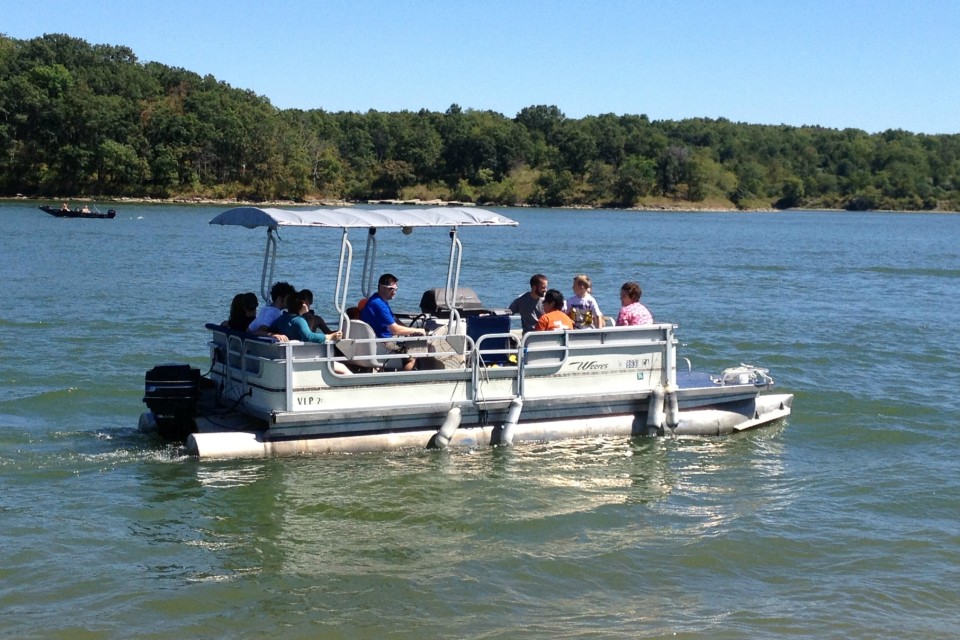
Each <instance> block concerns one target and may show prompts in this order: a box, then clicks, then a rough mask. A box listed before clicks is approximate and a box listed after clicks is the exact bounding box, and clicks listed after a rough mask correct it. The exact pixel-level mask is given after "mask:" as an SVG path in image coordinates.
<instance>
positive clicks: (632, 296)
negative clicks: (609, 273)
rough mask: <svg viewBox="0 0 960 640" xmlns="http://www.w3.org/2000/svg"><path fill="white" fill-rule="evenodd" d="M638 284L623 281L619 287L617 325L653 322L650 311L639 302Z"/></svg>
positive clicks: (640, 293)
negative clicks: (619, 305)
mask: <svg viewBox="0 0 960 640" xmlns="http://www.w3.org/2000/svg"><path fill="white" fill-rule="evenodd" d="M642 293H643V292H642V291H640V285H639V284H637V283H636V282H624V283H623V286H622V287H620V304H621V305H623V306H621V307H620V313H618V314H617V326H618V327H625V326H631V325H641V324H653V316H652V315H651V314H650V311H649V310H648V309H647V308H646V307H645V306H643V305H642V304H640V296H641V295H642Z"/></svg>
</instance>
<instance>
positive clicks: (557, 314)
mask: <svg viewBox="0 0 960 640" xmlns="http://www.w3.org/2000/svg"><path fill="white" fill-rule="evenodd" d="M558 329H573V320H571V319H570V316H568V315H567V314H565V313H564V312H563V311H551V312H550V313H546V314H544V315H542V316H540V319H539V320H538V321H537V326H536V331H555V330H558Z"/></svg>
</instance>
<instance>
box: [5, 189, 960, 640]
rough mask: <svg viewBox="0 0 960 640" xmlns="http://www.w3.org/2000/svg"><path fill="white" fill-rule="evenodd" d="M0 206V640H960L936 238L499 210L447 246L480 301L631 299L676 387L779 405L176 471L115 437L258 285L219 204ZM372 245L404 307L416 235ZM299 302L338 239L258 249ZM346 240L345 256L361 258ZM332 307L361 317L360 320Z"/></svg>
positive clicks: (938, 225)
mask: <svg viewBox="0 0 960 640" xmlns="http://www.w3.org/2000/svg"><path fill="white" fill-rule="evenodd" d="M38 204H40V203H33V202H24V203H15V204H2V205H0V220H3V222H4V223H5V227H6V230H7V233H6V234H5V235H4V236H3V237H2V238H0V256H3V265H4V277H3V278H2V279H0V299H2V300H3V302H2V303H0V354H2V356H0V636H2V637H5V638H71V639H74V638H129V637H142V638H184V637H192V638H260V637H267V636H270V637H282V638H384V637H390V638H517V637H524V638H565V637H567V638H617V637H622V638H638V637H653V638H659V637H664V638H673V637H678V638H743V637H753V638H796V637H811V638H813V637H815V638H825V637H836V638H839V637H843V638H905V637H909V638H945V637H955V636H957V635H960V614H958V613H957V611H958V608H960V594H958V592H957V589H956V587H955V585H956V583H957V582H958V577H960V575H958V574H960V524H958V521H960V492H958V485H960V473H958V470H960V469H958V467H960V463H958V457H957V455H956V452H957V450H958V444H960V437H958V435H957V431H958V428H960V400H958V399H957V395H956V393H957V390H958V389H960V384H958V383H960V365H958V359H960V339H958V337H957V333H956V329H957V326H958V321H957V318H958V317H960V302H958V293H960V249H958V247H960V242H958V240H957V239H958V238H960V216H946V215H939V216H938V215H925V214H911V215H905V214H849V213H813V212H790V213H783V214H739V213H726V214H695V213H628V212H612V211H608V212H579V211H545V210H512V211H508V212H507V213H508V215H510V216H511V217H514V218H515V219H517V220H519V221H520V223H521V226H520V227H519V228H517V229H480V230H476V231H466V232H463V233H462V235H461V237H462V239H463V241H464V245H465V250H464V268H463V275H462V278H461V280H462V282H463V284H466V285H468V286H471V287H473V288H474V289H475V290H476V291H477V293H478V295H479V297H480V298H481V299H482V300H483V301H484V303H486V304H487V305H488V306H506V305H507V304H508V303H509V301H510V300H511V299H512V298H513V297H514V296H516V295H517V294H518V293H520V292H522V291H524V290H525V289H526V288H527V286H526V283H527V280H528V279H529V277H530V275H531V274H532V273H534V272H537V271H541V272H543V273H545V274H547V275H548V276H549V277H550V279H551V285H552V286H557V287H558V288H560V289H561V290H562V291H563V292H564V293H566V294H569V293H570V291H569V290H570V285H571V282H572V278H573V275H575V274H577V273H581V272H585V273H588V274H589V275H590V276H591V277H592V279H593V283H594V295H595V296H596V297H597V299H598V301H599V302H600V305H601V308H602V309H603V310H604V312H605V313H614V312H615V311H616V305H617V304H618V295H617V294H618V292H619V287H620V285H621V284H622V283H623V282H624V281H625V280H638V281H639V282H641V284H642V286H643V290H644V294H643V301H644V302H645V303H646V304H647V305H648V306H649V307H650V309H651V310H652V312H653V314H654V316H655V318H656V319H657V320H669V321H674V322H677V323H678V324H679V325H680V329H679V337H680V340H681V343H682V345H683V346H682V347H681V352H682V354H683V355H686V356H687V357H689V358H691V360H693V362H694V364H695V365H697V366H698V367H700V368H706V369H710V370H719V369H722V368H724V367H726V366H731V365H735V364H739V363H740V362H748V363H752V364H757V365H763V366H766V367H769V368H770V369H771V374H772V375H773V376H774V378H775V379H776V380H777V383H778V387H779V390H781V391H787V392H793V393H795V394H796V401H795V403H794V414H793V415H792V416H791V418H790V419H789V420H788V421H785V422H781V423H778V424H776V425H774V426H772V427H770V428H765V429H761V430H757V431H754V432H750V433H746V434H741V435H738V436H735V437H730V438H720V439H715V438H707V439H697V438H690V439H664V440H656V439H637V440H632V441H631V440H624V439H615V438H610V439H593V440H581V441H569V442H558V443H551V444H541V445H522V446H518V447H515V448H512V449H478V450H473V451H468V450H451V451H443V452H439V451H420V450H411V451H402V452H392V453H382V454H365V455H334V456H323V457H315V458H309V457H305V458H293V459H290V458H287V459H278V460H262V461H228V462H199V461H197V460H194V459H191V458H188V457H185V456H184V455H183V454H182V452H181V451H180V450H179V449H178V448H177V447H175V446H170V445H165V444H163V443H161V442H159V441H156V440H153V439H151V438H150V437H147V436H143V435H141V434H139V433H138V432H137V430H136V424H137V417H138V415H139V413H140V412H141V411H142V410H143V409H144V407H143V404H142V402H141V397H142V393H143V374H144V372H145V371H146V370H147V369H149V368H150V367H152V366H153V365H155V364H158V363H163V362H177V361H179V362H189V363H191V364H194V365H195V366H198V367H201V368H204V370H205V365H206V363H207V362H206V357H207V347H206V340H207V335H205V333H204V331H203V330H202V326H203V323H205V322H208V321H219V320H221V319H223V318H224V317H225V315H226V311H227V308H228V306H229V302H230V299H231V298H232V296H233V294H234V293H236V292H238V291H245V290H254V289H256V287H257V286H258V281H259V272H260V256H261V251H262V248H263V243H264V237H263V234H262V232H260V231H249V230H246V229H227V228H221V227H211V226H210V225H208V224H207V222H208V221H209V219H210V218H212V217H213V216H214V215H215V214H216V213H218V212H219V211H220V210H222V209H221V208H209V207H173V206H146V205H128V206H123V205H120V206H116V208H117V210H118V217H117V219H116V220H104V221H100V220H58V219H54V218H52V217H50V216H47V215H45V214H43V213H42V212H40V211H39V210H38V209H37V208H36V206H37V205H38ZM395 235H396V237H393V236H392V235H385V236H384V237H383V238H381V252H382V253H381V258H380V260H379V262H378V265H377V269H378V270H389V271H391V272H393V273H395V274H397V275H398V276H399V278H400V290H399V293H398V298H397V300H396V301H395V303H394V306H395V308H398V309H414V308H416V306H417V304H418V302H419V299H420V294H421V293H422V291H423V290H424V289H426V288H430V287H434V286H442V284H443V277H444V275H445V271H444V269H445V260H446V256H447V252H448V245H447V244H446V241H445V234H443V233H442V232H438V233H437V234H434V235H430V234H429V233H423V234H421V233H420V231H417V232H415V233H414V234H413V235H412V236H410V237H402V236H401V234H399V233H397V234H395ZM281 237H282V242H281V247H280V253H281V256H282V258H281V261H280V263H279V264H278V276H280V277H284V278H287V279H289V280H291V281H292V282H293V283H294V284H295V285H297V286H300V287H309V288H311V289H312V290H313V291H314V292H315V293H317V294H318V295H317V297H318V303H319V305H318V306H319V307H320V309H321V312H323V311H325V310H328V309H326V308H327V307H329V306H330V305H329V302H325V301H326V300H328V299H329V298H330V297H331V295H332V292H331V287H332V285H333V282H334V276H335V273H336V253H335V249H336V246H337V243H338V241H339V234H337V233H332V232H327V233H323V232H320V233H310V232H300V231H296V230H291V231H285V232H281ZM357 242H358V244H361V242H360V241H357ZM358 297H359V296H358Z"/></svg>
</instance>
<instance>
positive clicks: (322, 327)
mask: <svg viewBox="0 0 960 640" xmlns="http://www.w3.org/2000/svg"><path fill="white" fill-rule="evenodd" d="M300 294H301V295H302V296H303V300H304V302H306V303H307V312H306V313H305V314H303V317H304V318H306V320H307V324H308V325H310V330H311V331H318V332H320V333H333V329H331V328H330V327H329V326H328V325H327V323H326V322H325V321H324V319H323V318H321V317H320V316H319V315H318V314H317V313H316V312H314V310H313V291H310V289H301V290H300Z"/></svg>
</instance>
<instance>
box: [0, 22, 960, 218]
mask: <svg viewBox="0 0 960 640" xmlns="http://www.w3.org/2000/svg"><path fill="white" fill-rule="evenodd" d="M17 193H23V194H27V195H35V196H52V195H62V196H82V195H96V196H120V195H126V196H138V195H148V196H157V197H170V196H176V195H197V196H210V197H221V198H234V197H240V198H248V199H251V200H267V199H292V200H304V199H310V198H318V197H319V198H325V199H335V198H342V199H356V200H364V199H368V198H420V199H422V200H432V199H445V200H460V201H470V202H480V203H491V204H499V205H523V204H535V205H547V206H568V205H595V206H623V207H631V206H638V205H642V204H644V203H656V204H658V205H659V204H660V203H664V204H668V205H672V206H681V207H682V206H685V205H690V206H704V205H706V206H738V207H770V206H776V207H781V208H789V207H800V206H804V207H846V208H851V209H910V210H938V209H939V210H956V209H957V208H958V207H960V135H939V136H928V135H916V134H912V133H909V132H906V131H901V130H890V131H884V132H882V133H880V134H874V135H871V134H867V133H866V132H864V131H859V130H856V129H846V130H842V131H840V130H833V129H825V128H822V127H788V126H783V125H781V126H759V125H750V124H743V123H733V122H730V121H729V120H725V119H722V118H721V119H718V120H711V119H706V118H691V119H687V120H680V121H670V120H666V121H659V122H655V121H651V120H650V119H649V118H648V117H647V116H645V115H616V114H612V113H607V114H601V115H598V116H588V117H585V118H582V119H572V118H567V117H566V116H565V115H564V113H563V112H562V111H561V110H560V109H559V108H557V107H556V106H552V105H533V106H529V107H526V108H524V109H521V111H520V112H519V113H518V114H516V117H514V118H508V117H505V116H503V115H501V114H499V113H495V112H492V111H478V110H473V109H463V108H461V107H460V106H459V105H456V104H454V105H451V106H450V108H449V109H447V110H446V111H445V112H443V113H437V112H431V111H427V110H421V111H418V112H416V113H414V112H410V111H401V112H399V113H384V112H379V111H374V110H370V111H367V112H366V113H353V112H339V113H328V112H326V111H323V110H319V109H315V110H308V111H304V110H299V109H289V110H279V109H276V108H275V107H273V106H272V105H271V104H270V101H269V100H268V99H267V98H265V97H262V96H258V95H256V94H254V93H252V92H250V91H244V90H241V89H236V88H233V87H231V86H230V85H228V84H226V83H224V82H220V81H218V80H216V78H213V77H212V76H200V75H198V74H196V73H194V72H191V71H187V70H184V69H179V68H175V67H169V66H166V65H163V64H160V63H156V62H148V63H145V64H141V63H140V62H138V61H137V58H136V56H135V55H134V54H133V52H132V51H131V50H129V49H128V48H126V47H119V46H107V45H93V46H91V45H89V44H88V43H86V42H84V41H83V40H80V39H77V38H72V37H70V36H67V35H62V34H51V35H45V36H42V37H39V38H34V39H32V40H16V39H11V38H7V37H4V36H0V195H13V194H17Z"/></svg>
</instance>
